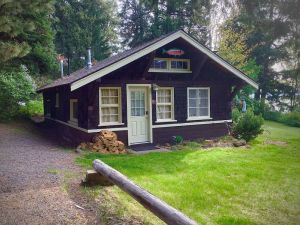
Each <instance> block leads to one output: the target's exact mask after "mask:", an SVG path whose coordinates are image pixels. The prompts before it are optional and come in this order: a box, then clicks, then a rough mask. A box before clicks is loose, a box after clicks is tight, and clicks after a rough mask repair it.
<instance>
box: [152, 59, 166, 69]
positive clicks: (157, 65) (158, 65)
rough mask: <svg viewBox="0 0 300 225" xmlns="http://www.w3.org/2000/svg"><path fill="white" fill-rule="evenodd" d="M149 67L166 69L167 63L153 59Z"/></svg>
mask: <svg viewBox="0 0 300 225" xmlns="http://www.w3.org/2000/svg"><path fill="white" fill-rule="evenodd" d="M151 67H152V68H156V69H167V61H166V60H161V59H154V60H153V64H152V66H151Z"/></svg>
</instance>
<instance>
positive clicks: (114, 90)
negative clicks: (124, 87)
mask: <svg viewBox="0 0 300 225" xmlns="http://www.w3.org/2000/svg"><path fill="white" fill-rule="evenodd" d="M109 94H110V96H116V97H118V89H109Z"/></svg>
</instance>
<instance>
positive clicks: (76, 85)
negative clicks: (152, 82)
mask: <svg viewBox="0 0 300 225" xmlns="http://www.w3.org/2000/svg"><path fill="white" fill-rule="evenodd" d="M178 38H183V39H184V40H185V41H187V42H188V43H190V44H191V45H192V46H194V47H195V48H197V49H198V50H200V51H201V52H203V53H204V54H206V55H207V56H208V57H209V58H211V59H212V60H214V61H215V62H217V63H218V64H220V65H221V66H223V67H224V68H226V69H227V70H229V71H230V72H232V73H233V74H234V75H236V76H237V77H239V78H240V79H242V80H244V81H245V82H246V83H248V84H250V85H251V86H252V87H254V88H256V89H258V84H257V83H256V82H255V81H253V80H252V79H250V78H249V77H247V76H246V75H245V74H243V73H242V72H241V71H239V70H238V69H236V68H235V67H233V66H232V65H230V64H229V63H228V62H226V61H225V60H224V59H222V58H221V57H219V56H218V55H216V54H215V53H213V52H212V51H210V50H209V49H207V48H206V47H204V46H203V45H201V44H200V43H199V42H198V41H196V40H195V39H193V38H192V37H190V36H189V35H188V34H186V33H185V32H183V31H178V32H176V33H174V34H172V35H170V36H168V37H166V38H164V39H162V40H160V41H158V42H156V43H154V44H152V45H150V46H148V47H146V48H144V49H142V50H140V51H138V52H136V53H134V54H132V55H129V56H128V57H126V58H124V59H121V60H120V61H117V62H115V63H113V64H111V65H109V66H107V67H105V68H103V69H101V70H99V71H97V72H95V73H92V74H90V75H88V76H86V77H84V78H82V79H80V80H78V81H75V82H74V83H72V84H71V91H74V90H76V89H78V88H80V87H82V86H84V85H86V84H88V83H90V82H92V81H94V80H96V79H99V78H101V77H103V76H105V75H106V74H108V73H111V72H112V71H114V70H116V69H119V68H121V67H123V66H125V65H127V64H128V63H131V62H133V61H135V60H137V59H139V58H141V57H143V56H145V55H147V54H149V53H151V52H153V51H155V50H156V49H158V48H160V47H162V46H164V45H166V44H168V43H170V42H172V41H174V40H176V39H178Z"/></svg>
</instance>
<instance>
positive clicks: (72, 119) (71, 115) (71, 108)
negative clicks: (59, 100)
mask: <svg viewBox="0 0 300 225" xmlns="http://www.w3.org/2000/svg"><path fill="white" fill-rule="evenodd" d="M74 102H77V113H78V110H79V108H78V99H76V98H71V99H70V120H69V123H71V124H74V125H77V124H78V119H77V118H73V103H74Z"/></svg>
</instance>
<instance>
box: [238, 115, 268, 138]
mask: <svg viewBox="0 0 300 225" xmlns="http://www.w3.org/2000/svg"><path fill="white" fill-rule="evenodd" d="M263 123H264V120H263V118H262V116H256V115H254V113H253V111H251V110H248V111H247V112H245V113H242V114H241V115H240V117H239V118H238V119H237V120H236V121H234V122H233V127H232V134H233V136H234V137H235V138H238V139H244V140H245V141H247V142H248V141H250V140H252V139H254V138H256V137H257V136H258V135H259V134H261V133H262V132H263V129H262V128H261V127H262V125H263Z"/></svg>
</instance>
